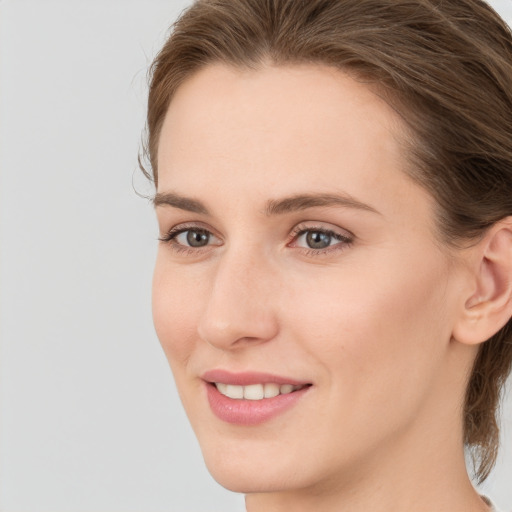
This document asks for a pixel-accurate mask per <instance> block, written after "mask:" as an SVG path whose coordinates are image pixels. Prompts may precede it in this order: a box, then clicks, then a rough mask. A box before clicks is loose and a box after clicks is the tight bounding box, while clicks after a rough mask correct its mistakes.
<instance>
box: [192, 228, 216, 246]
mask: <svg viewBox="0 0 512 512" xmlns="http://www.w3.org/2000/svg"><path fill="white" fill-rule="evenodd" d="M209 238H210V237H209V235H208V233H205V232H202V231H189V232H188V233H187V243H188V245H190V247H203V246H205V245H206V244H207V243H208V240H209Z"/></svg>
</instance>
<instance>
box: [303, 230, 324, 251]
mask: <svg viewBox="0 0 512 512" xmlns="http://www.w3.org/2000/svg"><path fill="white" fill-rule="evenodd" d="M298 239H299V240H300V239H304V240H303V241H304V242H305V243H306V245H307V246H308V247H309V248H310V249H325V248H326V247H329V246H330V245H331V244H332V241H333V236H332V235H331V234H329V233H326V232H325V231H306V232H305V233H304V234H302V235H301V236H300V237H299V238H298Z"/></svg>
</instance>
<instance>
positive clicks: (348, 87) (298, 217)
mask: <svg viewBox="0 0 512 512" xmlns="http://www.w3.org/2000/svg"><path fill="white" fill-rule="evenodd" d="M404 136H405V130H404V129H403V126H402V124H401V120H400V119H399V118H398V117H397V116H396V114H395V113H394V112H393V111H392V110H391V108H390V107H389V106H388V105H387V104H386V103H385V102H383V101H382V100H381V99H380V98H378V97H377V96H376V95H375V94H374V93H372V92H371V91H370V90H369V89H368V88H367V87H366V86H364V85H363V84H361V83H358V82H357V81H355V80H353V79H352V78H350V77H349V76H347V75H345V74H343V73H342V72H340V71H337V70H333V69H330V68H327V67H322V66H317V65H302V66H291V67H273V66H263V67H262V68H261V69H259V70H256V71H254V70H252V71H242V70H237V69H233V68H230V67H227V66H223V65H220V64H219V65H210V66H208V67H206V68H205V69H203V70H201V71H199V72H198V73H197V74H195V75H194V76H193V77H191V78H190V79H189V80H188V81H187V82H185V83H184V84H182V85H181V86H180V88H179V89H178V91H177V93H176V95H175V96H174V98H173V100H172V102H171V104H170V107H169V111H168V113H167V116H166V119H165V122H164V125H163V128H162V133H161V138H160V143H159V155H158V173H159V185H158V191H157V192H158V194H159V196H158V197H159V198H160V199H162V198H165V194H171V193H172V194H176V195H179V196H180V197H185V198H191V199H193V200H195V201H199V202H200V203H201V205H202V207H203V208H204V210H205V211H199V209H198V208H196V210H198V211H188V209H190V204H189V203H183V202H182V203H181V204H177V203H176V201H171V202H173V203H174V205H173V206H172V205H170V204H159V205H157V207H156V211H157V217H158V223H159V230H160V236H161V237H162V239H165V238H166V237H167V238H169V237H168V236H167V234H168V232H169V231H170V230H172V229H173V228H176V227H177V228H179V229H183V230H186V229H188V230H192V231H193V230H194V229H195V230H196V232H197V230H200V232H205V231H207V232H208V233H211V235H208V236H209V239H208V244H207V245H205V246H204V247H199V248H194V247H189V246H187V239H186V233H185V234H182V235H180V236H178V237H177V238H176V237H175V238H174V239H172V240H167V241H162V242H161V243H160V245H159V249H158V256H157V261H156V268H155V274H154V287H153V311H154V322H155V327H156V331H157V334H158V337H159V339H160V341H161V344H162V346H163V348H164V351H165V353H166V355H167V358H168V360H169V363H170V365H171V367H172V370H173V373H174V376H175V380H176V384H177V387H178V390H179V393H180V396H181V398H182V401H183V404H184V407H185V409H186V412H187V414H188V416H189V418H190V421H191V424H192V427H193V428H194V430H195V433H196V435H197V437H198V440H199V443H200V445H201V449H202V451H203V455H204V458H205V461H206V464H207V466H208V468H209V470H210V472H211V473H212V475H213V476H214V478H215V479H216V480H217V481H218V482H220V483H221V484H222V485H224V486H225V487H227V488H229V489H232V490H234V491H238V492H244V493H247V499H246V504H247V509H248V511H250V512H256V511H263V510H264V511H281V510H283V511H284V510H288V511H289V510H294V511H302V510H319V511H326V512H327V511H331V510H333V511H334V510H336V511H340V510H350V511H351V512H359V511H361V512H362V511H366V512H367V511H368V510H372V511H377V512H379V511H382V512H384V511H393V512H400V511H404V512H405V511H410V510H415V511H416V512H421V511H433V510H435V511H436V512H443V511H446V512H454V511H484V510H488V508H487V506H486V505H485V504H484V503H483V501H482V500H481V499H480V497H479V496H478V495H477V493H476V492H475V490H474V489H473V487H472V485H471V483H470V480H469V478H468V476H467V471H466V468H465V465H464V457H463V448H462V446H463V442H462V415H461V407H462V403H463V397H464V391H465V387H466V384H467V376H468V374H469V372H470V368H471V365H472V363H473V361H474V358H475V355H476V351H477V342H476V341H475V342H471V343H469V342H464V340H463V341H458V340H457V339H456V338H457V337H456V336H454V332H456V331H457V329H461V327H460V326H461V325H462V324H461V322H462V320H461V318H462V317H463V315H465V314H466V310H467V304H468V302H467V299H468V297H471V296H472V294H474V293H475V286H476V285H475V278H474V273H473V272H472V270H473V269H474V268H478V261H479V258H480V257H481V251H482V250H483V249H482V248H481V246H479V245H477V246H476V248H472V249H471V250H460V251H458V252H455V251H454V250H453V249H451V250H450V249H448V248H447V247H446V246H444V245H443V244H442V243H441V242H440V241H439V236H438V234H437V232H436V226H435V221H434V202H433V199H432V197H430V195H429V194H428V193H427V192H426V191H425V190H424V189H422V188H421V187H420V186H419V185H417V184H416V183H414V182H413V181H412V180H411V179H410V178H409V177H408V176H407V174H406V167H407V162H406V158H405V156H404V149H403V147H404V146H403V144H402V143H401V141H402V139H403V137H404ZM304 194H308V195H311V194H313V195H318V194H327V195H330V196H332V195H338V196H343V197H345V198H351V200H357V201H359V202H361V203H364V205H366V206H367V207H368V208H364V207H361V206H360V205H359V206H357V207H356V206H354V204H345V205H340V204H338V205H329V206H325V205H324V206H312V207H308V208H305V209H300V210H297V209H293V210H291V211H282V212H280V213H274V214H269V213H268V212H266V211H265V210H266V208H267V206H268V202H269V201H279V200H281V199H283V198H289V197H294V196H297V195H304ZM162 200H163V201H164V203H165V200H164V199H162ZM349 203H350V202H349ZM306 230H309V233H311V232H315V231H318V230H328V231H332V232H334V233H336V234H337V235H339V236H340V237H343V238H341V240H338V239H336V238H335V237H334V236H332V237H331V239H330V245H329V247H328V248H326V249H322V250H319V249H315V248H311V247H309V246H308V243H307V238H306V235H307V232H306ZM299 231H300V234H299V233H298V232H299ZM346 239H349V240H350V241H347V240H346ZM478 251H480V252H478ZM461 332H462V331H461ZM218 368H221V369H225V370H230V371H231V372H243V371H260V372H267V373H272V374H277V375H282V376H287V377H293V378H295V379H298V380H300V381H305V382H308V383H311V384H312V386H311V388H310V389H309V391H308V392H307V393H306V394H305V395H304V396H303V398H302V399H301V400H300V401H299V402H298V403H297V404H296V405H295V406H294V407H292V408H291V409H289V410H287V411H286V412H285V413H283V414H281V415H279V416H277V417H274V418H272V419H271V420H270V421H267V422H265V423H263V424H261V425H256V426H239V425H231V424H228V423H225V422H223V421H221V420H220V419H218V418H217V417H216V416H215V415H214V414H213V413H212V411H211V409H210V407H209V405H208V402H207V399H206V393H205V386H204V382H203V380H202V379H201V375H202V374H203V373H204V372H205V371H207V370H211V369H218Z"/></svg>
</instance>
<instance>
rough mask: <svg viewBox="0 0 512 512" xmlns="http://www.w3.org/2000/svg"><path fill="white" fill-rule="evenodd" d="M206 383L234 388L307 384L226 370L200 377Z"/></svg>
mask: <svg viewBox="0 0 512 512" xmlns="http://www.w3.org/2000/svg"><path fill="white" fill-rule="evenodd" d="M202 379H203V380H205V381H206V382H222V383H224V384H232V385H234V386H249V385H251V384H269V383H274V384H279V385H281V384H292V385H293V386H303V385H305V384H309V383H308V382H306V381H300V380H296V379H290V378H289V377H280V376H279V375H273V374H271V373H261V372H243V373H231V372H228V371H227V370H210V371H207V372H205V373H204V374H203V375H202Z"/></svg>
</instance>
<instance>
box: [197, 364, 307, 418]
mask: <svg viewBox="0 0 512 512" xmlns="http://www.w3.org/2000/svg"><path fill="white" fill-rule="evenodd" d="M203 380H204V381H205V384H206V394H207V398H208V403H209V406H210V409H211V411H212V412H213V413H214V415H215V416H217V418H219V419H220V420H222V421H223V422H227V423H230V424H234V425H241V426H248V425H258V424H261V423H264V422H267V421H269V420H271V419H273V418H274V417H276V416H279V415H281V414H283V413H284V412H285V411H287V410H289V409H290V408H292V407H294V406H295V405H296V404H298V403H300V401H301V399H302V397H304V396H305V395H306V394H307V393H308V392H309V390H310V389H311V388H312V387H313V385H312V384H311V383H308V382H299V381H296V380H294V379H288V378H286V377H277V376H273V375H270V374H264V373H238V374H233V373H230V372H226V371H224V370H213V371H211V372H207V373H206V374H204V375H203Z"/></svg>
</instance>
